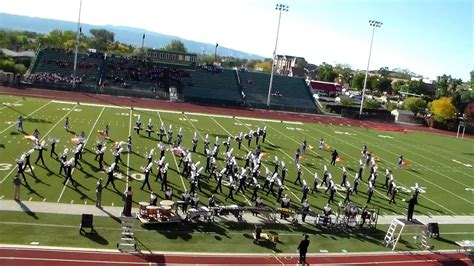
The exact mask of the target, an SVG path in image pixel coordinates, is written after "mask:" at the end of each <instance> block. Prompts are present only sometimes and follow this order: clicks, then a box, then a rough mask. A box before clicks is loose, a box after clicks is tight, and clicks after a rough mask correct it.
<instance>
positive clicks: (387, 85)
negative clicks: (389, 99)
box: [377, 77, 392, 93]
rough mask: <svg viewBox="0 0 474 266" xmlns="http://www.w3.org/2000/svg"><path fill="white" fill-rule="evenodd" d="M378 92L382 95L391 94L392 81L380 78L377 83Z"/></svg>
mask: <svg viewBox="0 0 474 266" xmlns="http://www.w3.org/2000/svg"><path fill="white" fill-rule="evenodd" d="M377 90H378V91H379V92H381V93H383V92H387V93H390V92H391V91H392V79H390V78H387V77H383V78H380V79H379V80H378V83H377Z"/></svg>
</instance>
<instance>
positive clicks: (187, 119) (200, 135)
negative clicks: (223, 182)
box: [184, 114, 252, 206]
mask: <svg viewBox="0 0 474 266" xmlns="http://www.w3.org/2000/svg"><path fill="white" fill-rule="evenodd" d="M184 117H186V121H188V122H189V123H190V124H191V126H192V127H193V128H194V130H196V132H197V133H198V135H199V137H200V138H201V139H202V141H204V137H203V136H202V134H201V132H199V130H198V129H197V128H196V126H194V124H193V122H191V120H190V119H189V117H188V116H187V115H186V114H184ZM224 130H225V129H224ZM225 131H226V132H227V134H229V136H231V137H232V134H231V133H230V132H229V131H227V130H225ZM244 148H247V147H244ZM217 162H219V165H220V166H221V167H223V165H222V162H221V161H219V160H217ZM242 196H243V197H244V199H245V201H247V203H248V205H249V206H252V203H251V202H250V201H249V200H248V199H247V197H246V196H245V195H244V194H242Z"/></svg>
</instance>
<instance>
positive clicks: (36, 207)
mask: <svg viewBox="0 0 474 266" xmlns="http://www.w3.org/2000/svg"><path fill="white" fill-rule="evenodd" d="M0 211H23V212H33V213H51V214H70V215H81V214H83V213H89V214H93V215H94V216H109V217H120V213H121V212H122V207H111V206H104V207H103V208H102V209H100V208H97V207H95V205H81V204H67V203H52V202H38V201H22V202H16V201H14V200H0ZM136 212H138V209H137V208H133V210H132V213H136ZM179 215H180V216H181V217H182V218H184V217H185V214H183V213H182V212H179ZM242 217H243V219H244V221H246V222H247V223H263V222H268V220H266V219H265V218H263V217H262V216H253V215H252V214H251V213H248V212H245V213H244V214H243V215H242ZM394 218H405V217H401V216H396V215H387V216H382V215H380V216H379V219H378V224H390V223H391V222H392V220H393V219H394ZM415 218H416V219H418V220H420V221H422V222H424V223H438V224H474V216H448V215H440V216H431V217H430V216H427V215H415ZM215 220H216V221H217V222H219V221H221V222H226V221H234V222H236V221H237V219H235V217H234V216H233V215H228V216H219V217H216V218H215ZM299 220H301V219H299ZM306 222H307V223H314V218H313V217H309V216H308V217H307V219H306ZM277 223H282V224H289V223H290V221H289V220H280V219H278V221H277Z"/></svg>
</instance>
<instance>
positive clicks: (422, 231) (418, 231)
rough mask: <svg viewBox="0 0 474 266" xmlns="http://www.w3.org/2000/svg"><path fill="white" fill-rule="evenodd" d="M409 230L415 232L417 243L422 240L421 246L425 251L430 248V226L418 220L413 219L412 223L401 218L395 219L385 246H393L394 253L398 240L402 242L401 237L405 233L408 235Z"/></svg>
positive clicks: (389, 229)
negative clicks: (428, 239) (428, 238)
mask: <svg viewBox="0 0 474 266" xmlns="http://www.w3.org/2000/svg"><path fill="white" fill-rule="evenodd" d="M407 230H409V231H411V232H413V231H415V233H414V234H415V236H414V237H413V238H414V239H415V243H416V242H417V241H418V239H421V241H420V244H421V246H422V247H423V248H424V249H427V248H429V246H428V243H427V237H428V226H427V225H426V224H425V223H423V222H421V221H420V220H417V219H413V220H411V221H409V220H407V219H399V218H395V219H393V220H392V223H391V224H390V227H389V228H388V231H387V234H386V235H385V238H384V245H385V246H386V247H388V246H392V251H394V250H395V247H396V246H397V243H398V240H400V237H401V236H402V234H403V233H407V232H406V231H407Z"/></svg>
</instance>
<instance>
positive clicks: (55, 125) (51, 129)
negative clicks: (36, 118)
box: [0, 102, 77, 184]
mask: <svg viewBox="0 0 474 266" xmlns="http://www.w3.org/2000/svg"><path fill="white" fill-rule="evenodd" d="M49 103H50V102H48V103H47V104H49ZM44 106H45V105H44ZM44 106H43V107H44ZM76 106H77V105H76ZM76 106H74V107H73V108H71V110H69V111H68V112H67V113H66V114H65V115H64V116H63V117H62V118H61V119H59V120H58V122H56V124H54V125H53V126H52V127H51V128H50V129H49V130H48V132H46V134H44V135H43V137H41V139H40V140H39V142H41V141H43V140H44V138H46V136H48V135H49V133H51V131H53V129H54V128H56V127H57V126H58V124H59V123H60V122H61V121H63V120H64V119H65V118H66V116H68V115H69V114H70V113H71V112H72V111H73V110H74V108H76ZM17 167H18V165H15V166H14V167H13V168H12V170H11V171H10V172H8V174H7V175H6V176H5V177H4V178H3V179H2V181H0V184H2V183H3V182H5V180H6V179H7V178H8V177H9V176H10V175H11V173H13V171H15V169H16V168H17Z"/></svg>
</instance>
